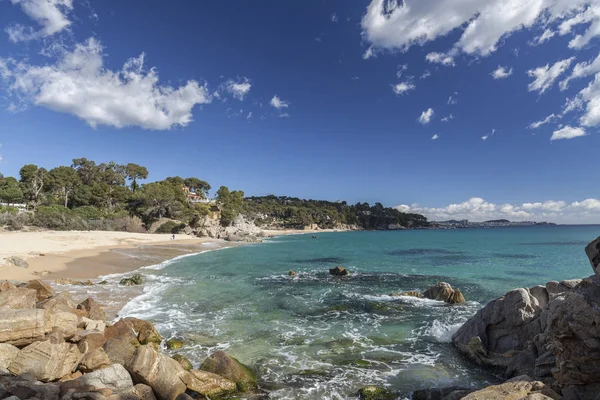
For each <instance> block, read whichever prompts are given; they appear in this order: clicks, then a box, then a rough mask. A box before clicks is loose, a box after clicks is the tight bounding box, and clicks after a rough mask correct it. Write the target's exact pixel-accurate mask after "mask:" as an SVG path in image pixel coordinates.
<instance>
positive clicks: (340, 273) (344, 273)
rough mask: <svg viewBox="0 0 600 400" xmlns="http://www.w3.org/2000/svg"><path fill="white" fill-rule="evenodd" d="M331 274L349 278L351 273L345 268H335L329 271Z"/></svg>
mask: <svg viewBox="0 0 600 400" xmlns="http://www.w3.org/2000/svg"><path fill="white" fill-rule="evenodd" d="M329 274H330V275H333V276H348V275H350V272H348V270H347V269H346V268H344V267H335V268H330V269H329Z"/></svg>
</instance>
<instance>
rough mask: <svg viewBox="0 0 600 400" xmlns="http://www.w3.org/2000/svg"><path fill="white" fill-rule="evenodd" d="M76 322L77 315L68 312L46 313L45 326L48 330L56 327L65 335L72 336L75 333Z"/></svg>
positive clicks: (77, 320)
mask: <svg viewBox="0 0 600 400" xmlns="http://www.w3.org/2000/svg"><path fill="white" fill-rule="evenodd" d="M78 324H79V317H78V316H77V315H75V314H72V313H70V312H63V311H61V312H57V313H49V312H47V313H46V328H47V329H48V330H50V331H51V330H52V329H54V328H58V329H60V331H61V332H62V333H63V334H64V336H66V337H69V338H70V337H73V336H74V335H75V333H77V330H78V327H77V326H78Z"/></svg>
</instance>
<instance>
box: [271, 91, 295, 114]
mask: <svg viewBox="0 0 600 400" xmlns="http://www.w3.org/2000/svg"><path fill="white" fill-rule="evenodd" d="M271 105H272V106H273V107H275V108H276V109H278V110H281V109H282V108H288V107H289V106H290V103H289V102H287V101H283V100H281V99H280V98H279V97H277V95H275V96H273V98H272V99H271Z"/></svg>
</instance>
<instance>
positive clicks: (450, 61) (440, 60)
mask: <svg viewBox="0 0 600 400" xmlns="http://www.w3.org/2000/svg"><path fill="white" fill-rule="evenodd" d="M425 59H426V60H427V61H428V62H430V63H432V64H442V65H445V66H447V67H453V66H454V65H455V64H454V58H453V57H452V56H450V55H448V54H444V53H436V52H433V53H429V54H427V55H426V56H425Z"/></svg>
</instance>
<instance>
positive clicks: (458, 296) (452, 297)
mask: <svg viewBox="0 0 600 400" xmlns="http://www.w3.org/2000/svg"><path fill="white" fill-rule="evenodd" d="M423 296H424V297H426V298H428V299H431V300H440V301H444V302H446V303H450V304H461V303H464V302H465V298H464V296H463V294H462V293H461V292H460V290H456V289H452V286H450V284H449V283H446V282H439V283H437V284H436V285H435V286H432V287H430V288H429V289H427V290H426V291H425V292H424V293H423Z"/></svg>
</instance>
